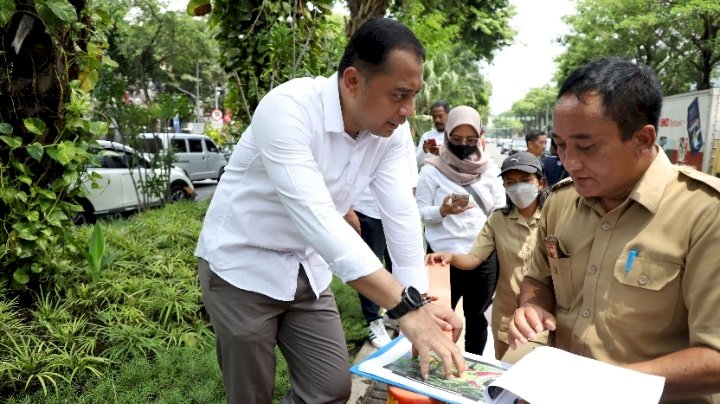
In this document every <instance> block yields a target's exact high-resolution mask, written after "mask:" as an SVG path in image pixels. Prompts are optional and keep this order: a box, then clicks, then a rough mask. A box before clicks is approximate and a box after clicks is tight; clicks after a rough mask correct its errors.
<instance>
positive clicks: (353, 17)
mask: <svg viewBox="0 0 720 404" xmlns="http://www.w3.org/2000/svg"><path fill="white" fill-rule="evenodd" d="M347 5H348V8H349V9H350V20H349V21H348V22H347V26H346V27H345V32H346V33H347V36H348V38H349V37H351V36H353V34H354V33H355V31H357V29H358V28H360V27H361V26H362V25H363V24H365V22H367V20H369V19H371V18H374V17H384V16H385V13H387V10H388V0H347Z"/></svg>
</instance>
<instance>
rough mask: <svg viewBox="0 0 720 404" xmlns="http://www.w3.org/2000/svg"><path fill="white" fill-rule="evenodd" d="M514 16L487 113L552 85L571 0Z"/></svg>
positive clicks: (178, 5)
mask: <svg viewBox="0 0 720 404" xmlns="http://www.w3.org/2000/svg"><path fill="white" fill-rule="evenodd" d="M187 3H188V0H170V1H169V4H170V8H171V9H173V10H183V9H185V7H186V6H187ZM510 3H511V4H513V5H514V6H515V9H516V12H517V13H516V15H515V17H514V18H513V20H512V21H511V25H512V26H513V28H515V30H516V31H517V35H516V36H515V42H514V43H513V44H512V45H511V46H509V47H507V48H504V49H503V50H502V51H500V52H498V54H497V55H496V56H495V59H494V61H493V63H492V65H490V66H487V67H485V68H483V73H484V74H485V76H486V77H487V78H488V80H489V81H490V82H491V83H492V86H493V92H492V97H491V98H490V111H491V112H490V113H491V114H493V115H496V114H500V113H502V112H505V111H507V110H509V109H510V107H511V106H512V103H513V102H515V101H517V100H519V99H520V98H522V97H523V96H524V95H525V94H526V93H527V92H528V90H530V89H531V88H533V87H541V86H543V85H545V84H548V83H550V82H551V80H552V78H553V75H554V73H555V62H553V58H555V56H557V55H559V54H560V53H561V52H562V47H560V45H558V44H557V43H555V42H554V41H555V38H557V37H559V36H560V35H562V34H563V33H565V32H567V26H566V25H565V24H564V23H563V22H562V21H561V18H562V16H563V15H566V14H572V13H573V12H574V6H573V4H572V1H571V0H544V1H540V0H510Z"/></svg>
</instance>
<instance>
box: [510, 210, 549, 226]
mask: <svg viewBox="0 0 720 404" xmlns="http://www.w3.org/2000/svg"><path fill="white" fill-rule="evenodd" d="M541 214H542V209H540V208H538V209H535V212H533V215H532V218H531V219H530V220H527V219H525V217H524V216H523V215H522V214H521V213H520V210H519V209H518V208H517V206H513V207H512V209H510V212H509V213H508V218H510V219H514V220H517V221H518V222H519V223H526V224H528V225H530V226H532V225H533V224H535V223H537V221H538V220H540V215H541Z"/></svg>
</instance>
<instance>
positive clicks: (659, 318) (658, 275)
mask: <svg viewBox="0 0 720 404" xmlns="http://www.w3.org/2000/svg"><path fill="white" fill-rule="evenodd" d="M626 262H627V254H623V255H621V256H619V257H618V259H617V261H616V262H615V269H614V271H613V277H614V281H613V282H612V284H611V286H610V290H609V293H608V304H609V305H610V308H609V311H608V313H609V316H608V321H609V322H610V323H612V324H614V325H615V326H617V327H619V328H622V329H626V330H631V331H640V332H657V331H661V330H663V329H664V328H666V327H667V326H668V325H670V322H671V321H672V319H673V315H674V313H675V309H676V307H677V305H678V304H679V303H680V299H681V294H680V276H679V275H680V271H681V267H680V265H679V264H674V263H671V262H663V261H655V260H649V259H646V258H642V257H637V258H636V259H635V261H634V263H633V266H632V270H631V271H630V272H625V264H626Z"/></svg>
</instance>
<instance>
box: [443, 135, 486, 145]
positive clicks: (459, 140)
mask: <svg viewBox="0 0 720 404" xmlns="http://www.w3.org/2000/svg"><path fill="white" fill-rule="evenodd" d="M449 138H450V143H452V144H454V145H461V144H463V143H465V144H466V145H468V146H476V145H477V143H478V141H479V140H480V138H479V137H462V136H450V137H449Z"/></svg>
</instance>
